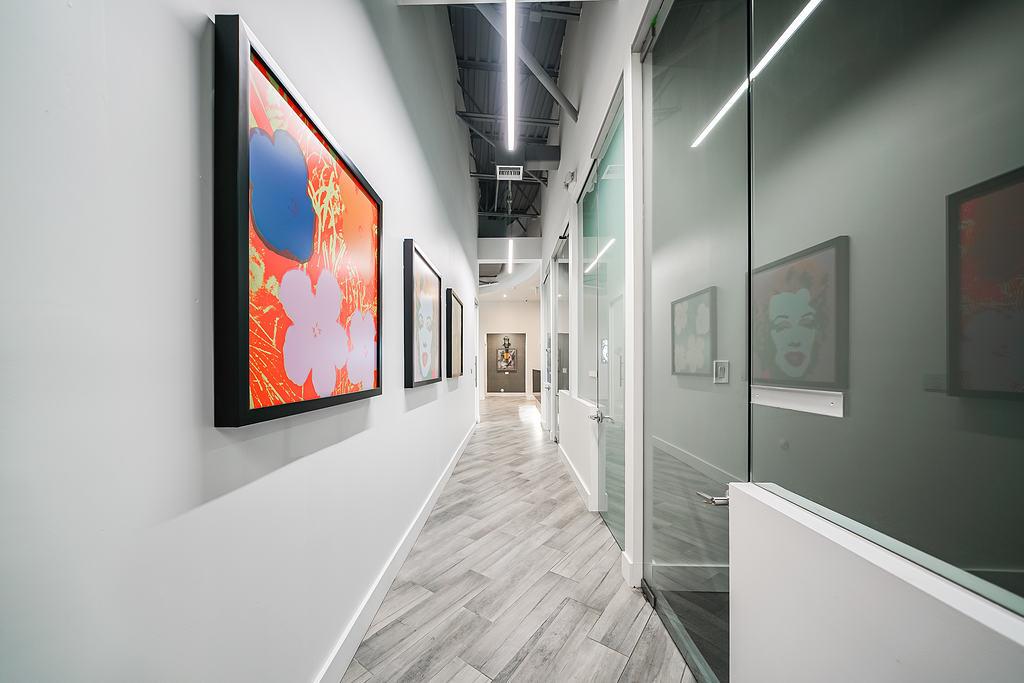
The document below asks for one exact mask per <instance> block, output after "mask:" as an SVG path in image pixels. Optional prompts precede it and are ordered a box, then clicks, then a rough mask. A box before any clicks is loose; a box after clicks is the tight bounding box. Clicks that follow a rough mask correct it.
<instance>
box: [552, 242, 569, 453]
mask: <svg viewBox="0 0 1024 683" xmlns="http://www.w3.org/2000/svg"><path fill="white" fill-rule="evenodd" d="M566 233H568V230H566ZM551 280H552V287H551V289H552V290H553V292H552V294H553V295H554V296H553V297H552V304H551V306H552V309H553V311H552V317H553V320H554V322H553V324H552V328H553V334H552V336H553V340H552V349H551V362H552V368H551V384H552V386H551V395H552V396H553V397H554V400H553V410H552V412H553V418H552V420H551V436H552V438H553V439H554V440H555V441H558V402H559V400H561V398H562V396H568V395H569V348H570V344H569V238H568V236H566V237H564V238H563V239H560V240H559V242H558V246H557V247H556V248H555V253H554V256H553V257H552V259H551Z"/></svg>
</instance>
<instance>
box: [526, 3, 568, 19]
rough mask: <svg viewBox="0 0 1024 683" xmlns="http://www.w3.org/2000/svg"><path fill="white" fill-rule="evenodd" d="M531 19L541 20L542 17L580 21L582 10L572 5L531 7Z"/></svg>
mask: <svg viewBox="0 0 1024 683" xmlns="http://www.w3.org/2000/svg"><path fill="white" fill-rule="evenodd" d="M527 11H529V13H530V21H540V20H541V19H555V20H562V21H579V20H580V11H579V10H578V9H573V8H572V7H558V6H556V7H549V8H546V9H536V8H530V9H529V10H527ZM534 17H536V19H534Z"/></svg>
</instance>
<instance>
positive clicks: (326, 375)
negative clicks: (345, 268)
mask: <svg viewBox="0 0 1024 683" xmlns="http://www.w3.org/2000/svg"><path fill="white" fill-rule="evenodd" d="M278 297H279V298H280V299H281V303H282V304H284V312H285V313H286V314H287V315H288V317H289V318H291V320H292V326H291V327H289V328H288V331H287V332H285V335H284V372H285V374H286V375H288V379H290V380H291V381H292V382H295V384H297V385H299V386H302V385H303V384H305V383H306V378H307V377H309V375H310V373H312V374H313V389H314V390H315V391H316V395H317V396H330V395H331V394H332V393H334V385H335V384H336V383H337V381H338V370H339V369H341V368H343V367H345V363H346V361H347V360H348V335H347V334H345V328H343V327H342V326H341V325H340V324H339V323H338V316H339V315H340V314H341V289H340V288H339V287H338V282H337V280H335V279H334V275H332V274H331V273H330V272H329V271H327V270H324V271H321V272H320V278H319V279H318V280H317V283H316V294H314V293H313V291H312V286H311V284H310V280H309V275H307V274H306V272H305V271H303V270H300V269H298V268H296V269H295V270H289V271H288V272H287V273H285V274H284V277H282V278H281V288H280V290H279V292H278Z"/></svg>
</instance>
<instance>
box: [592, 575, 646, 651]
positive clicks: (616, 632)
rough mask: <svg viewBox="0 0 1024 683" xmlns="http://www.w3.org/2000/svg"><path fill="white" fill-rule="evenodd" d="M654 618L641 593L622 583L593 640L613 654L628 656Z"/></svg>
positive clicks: (597, 625)
mask: <svg viewBox="0 0 1024 683" xmlns="http://www.w3.org/2000/svg"><path fill="white" fill-rule="evenodd" d="M650 616H651V606H650V605H649V604H648V603H647V601H646V600H644V597H643V595H641V594H640V591H637V590H633V589H632V588H630V587H629V586H627V585H626V584H625V583H623V584H622V585H621V586H620V587H619V590H618V591H617V592H616V593H615V595H614V596H613V597H612V599H611V601H610V602H609V603H608V606H607V607H606V608H605V610H604V612H602V613H601V618H600V619H599V620H598V622H597V623H596V624H595V625H594V628H593V630H592V631H591V632H590V637H591V638H593V639H594V640H596V641H597V642H599V643H601V644H602V645H605V646H607V647H610V648H611V649H613V650H618V651H619V652H621V653H623V654H625V655H628V654H629V653H630V652H632V651H633V646H634V645H636V642H637V640H639V639H640V634H641V633H642V632H643V629H644V625H645V624H646V623H647V619H648V617H650Z"/></svg>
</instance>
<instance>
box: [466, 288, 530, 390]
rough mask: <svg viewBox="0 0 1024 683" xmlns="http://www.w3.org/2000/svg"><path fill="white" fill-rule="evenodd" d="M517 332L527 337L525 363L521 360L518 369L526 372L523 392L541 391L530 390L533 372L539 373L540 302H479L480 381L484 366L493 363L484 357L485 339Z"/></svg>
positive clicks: (487, 357)
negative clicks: (489, 336) (489, 335)
mask: <svg viewBox="0 0 1024 683" xmlns="http://www.w3.org/2000/svg"><path fill="white" fill-rule="evenodd" d="M506 332H516V333H525V334H526V362H525V363H523V362H522V359H520V369H521V370H522V371H525V372H526V391H527V392H530V391H540V387H533V388H532V389H531V386H532V382H533V369H534V368H536V369H538V370H540V353H541V345H540V302H539V301H525V302H524V301H481V302H480V341H479V351H478V353H479V355H480V377H481V379H482V381H484V382H486V379H487V365H485V363H492V362H494V359H492V358H490V357H489V356H488V355H487V335H488V334H503V333H506ZM485 390H486V387H485Z"/></svg>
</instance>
